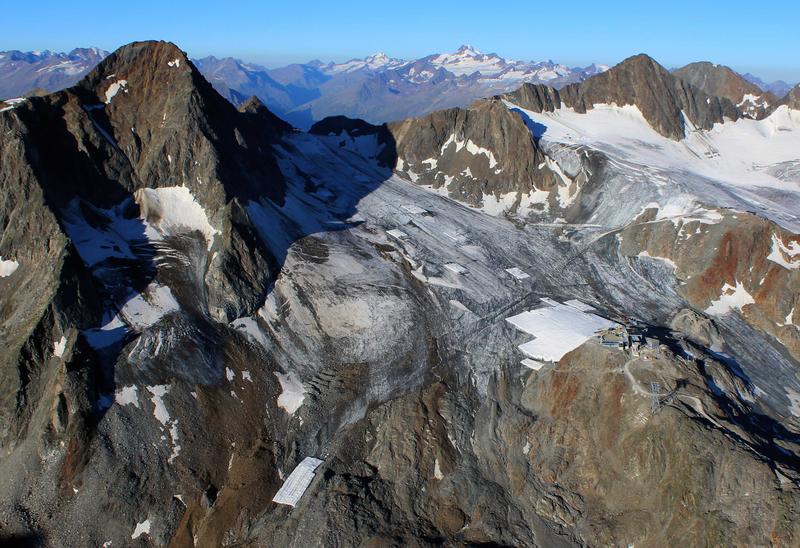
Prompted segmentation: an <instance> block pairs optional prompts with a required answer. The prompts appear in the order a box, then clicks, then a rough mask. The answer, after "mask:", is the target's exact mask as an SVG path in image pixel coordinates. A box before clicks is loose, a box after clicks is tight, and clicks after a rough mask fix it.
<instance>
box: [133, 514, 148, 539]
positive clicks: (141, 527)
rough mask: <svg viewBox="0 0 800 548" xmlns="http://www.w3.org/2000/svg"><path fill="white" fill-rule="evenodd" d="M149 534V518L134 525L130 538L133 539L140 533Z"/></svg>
mask: <svg viewBox="0 0 800 548" xmlns="http://www.w3.org/2000/svg"><path fill="white" fill-rule="evenodd" d="M149 534H150V520H149V519H146V520H144V521H142V522H139V523H137V524H136V527H135V528H134V529H133V533H132V534H131V538H132V539H133V540H136V539H137V538H139V537H140V536H142V535H149Z"/></svg>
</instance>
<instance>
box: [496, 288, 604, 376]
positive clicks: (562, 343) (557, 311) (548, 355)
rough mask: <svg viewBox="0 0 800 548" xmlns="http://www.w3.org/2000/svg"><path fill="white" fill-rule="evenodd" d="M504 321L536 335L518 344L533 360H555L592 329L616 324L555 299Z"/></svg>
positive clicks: (579, 342)
mask: <svg viewBox="0 0 800 548" xmlns="http://www.w3.org/2000/svg"><path fill="white" fill-rule="evenodd" d="M543 300H544V299H543ZM553 302H555V301H553ZM548 304H549V303H548ZM506 321H507V322H509V323H510V324H511V325H513V326H514V327H516V328H517V329H519V330H520V331H524V332H525V333H528V334H530V335H533V336H534V337H536V338H535V339H534V340H532V341H530V342H527V343H525V344H522V345H520V346H519V349H520V350H522V352H523V353H524V354H525V355H526V356H528V357H530V358H533V359H534V360H539V361H546V362H557V361H558V360H560V359H561V358H562V357H563V356H564V354H566V353H567V352H570V351H571V350H574V349H575V348H577V347H579V346H580V345H582V344H583V343H584V342H586V341H587V340H589V339H590V338H591V337H593V336H594V334H595V332H597V331H599V330H601V329H608V328H611V327H615V326H616V325H617V324H616V323H615V322H612V321H611V320H607V319H605V318H601V317H600V316H595V315H594V314H589V313H586V312H583V311H581V310H578V309H577V308H574V307H572V306H568V305H566V304H561V303H557V302H556V303H555V304H554V305H552V306H545V307H542V308H536V309H534V310H530V311H528V312H523V313H522V314H517V315H516V316H511V317H510V318H506Z"/></svg>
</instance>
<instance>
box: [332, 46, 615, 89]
mask: <svg viewBox="0 0 800 548" xmlns="http://www.w3.org/2000/svg"><path fill="white" fill-rule="evenodd" d="M404 67H407V68H404ZM608 68H609V67H608V66H606V65H596V64H593V65H590V66H589V67H586V68H571V67H568V66H566V65H562V64H559V63H554V62H553V61H516V60H512V59H505V58H503V57H501V56H499V55H497V54H496V53H482V52H480V51H479V50H477V49H476V48H474V47H472V46H470V45H463V46H461V47H460V48H458V50H456V51H455V52H453V53H438V54H432V55H429V56H427V57H423V58H421V59H415V60H405V59H397V58H393V57H389V56H388V55H386V54H385V53H382V52H379V53H375V54H373V55H369V56H367V57H365V58H363V59H351V60H349V61H346V62H344V63H329V64H327V65H323V66H322V67H320V69H321V70H322V71H323V72H325V73H326V74H329V75H336V74H342V73H350V72H357V71H364V70H369V71H377V72H381V71H387V70H397V69H403V71H400V72H404V71H405V72H406V74H404V75H403V76H405V78H407V79H408V81H410V82H413V83H424V82H427V81H429V80H430V79H431V78H433V77H434V75H435V74H436V72H437V71H438V70H439V69H444V70H446V71H448V72H449V73H451V74H452V75H453V76H455V77H457V78H467V77H471V76H473V75H475V74H477V75H478V76H479V78H480V79H481V80H493V81H502V82H503V83H504V84H507V85H508V86H513V85H515V84H517V83H522V82H550V81H552V80H556V79H559V78H568V77H577V79H581V78H585V77H588V76H591V75H594V74H598V73H600V72H604V71H605V70H608Z"/></svg>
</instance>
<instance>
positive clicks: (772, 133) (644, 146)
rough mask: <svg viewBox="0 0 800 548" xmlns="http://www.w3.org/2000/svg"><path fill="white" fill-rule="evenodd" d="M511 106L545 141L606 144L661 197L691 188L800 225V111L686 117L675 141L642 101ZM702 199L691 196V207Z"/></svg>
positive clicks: (717, 201)
mask: <svg viewBox="0 0 800 548" xmlns="http://www.w3.org/2000/svg"><path fill="white" fill-rule="evenodd" d="M506 106H507V107H508V108H509V109H510V110H512V111H514V112H516V113H518V114H519V115H520V116H521V117H522V118H523V120H524V121H525V122H526V123H527V125H528V127H529V128H531V131H532V132H533V133H534V136H535V137H536V138H537V139H539V140H540V142H541V143H542V146H544V147H545V148H547V147H552V146H557V147H560V148H563V147H564V146H567V147H570V148H573V149H579V148H580V147H588V148H591V149H594V150H598V151H600V152H602V153H604V154H605V155H606V156H607V157H608V158H609V160H610V162H611V164H610V165H611V166H612V167H614V166H617V168H619V170H620V171H623V172H626V173H628V174H629V176H634V175H635V176H641V178H643V179H644V180H646V181H647V182H648V186H649V187H650V188H653V189H655V190H654V192H656V193H657V195H658V196H659V197H658V200H659V201H661V200H662V198H663V199H671V198H673V197H675V196H676V195H677V194H680V193H684V194H687V195H691V197H692V200H690V201H694V202H695V203H705V204H708V205H712V206H722V207H733V208H736V209H744V210H748V211H759V212H760V213H761V214H764V215H767V216H769V217H770V218H772V219H773V220H775V221H776V222H778V223H779V224H781V225H782V226H785V227H787V228H789V229H790V230H795V231H796V230H798V229H800V217H798V215H797V211H798V209H797V208H798V206H800V186H799V185H798V182H800V181H797V180H794V177H796V176H795V175H794V174H795V173H796V171H797V167H798V166H800V111H796V110H791V109H789V108H788V107H786V106H781V107H779V108H778V109H776V110H775V111H774V112H773V113H772V114H771V115H770V116H768V117H767V118H764V119H762V120H751V119H745V118H743V119H739V120H736V121H735V122H734V121H727V122H725V123H718V124H715V125H714V127H713V128H712V129H710V130H707V131H706V130H701V129H697V128H695V127H693V126H692V124H691V123H690V122H689V121H688V119H686V118H685V122H686V126H687V131H686V136H685V137H684V138H683V139H681V140H680V141H674V140H672V139H669V138H667V137H664V136H662V135H661V134H659V133H658V132H656V131H655V130H654V129H653V128H652V127H651V126H650V125H649V124H648V122H647V121H646V120H645V118H644V116H643V115H642V113H641V111H640V110H639V109H638V108H637V107H636V106H634V105H624V106H618V105H615V104H611V105H607V104H598V105H594V108H592V109H590V110H588V111H587V112H586V113H584V114H581V113H578V112H575V110H573V109H572V108H567V107H563V106H562V107H561V108H559V109H557V110H555V111H554V112H542V113H537V112H532V111H529V110H526V109H523V108H521V107H519V106H518V105H515V104H513V103H511V102H508V101H506ZM654 197H655V196H654ZM649 201H652V198H650V199H647V200H646V201H645V202H644V203H642V204H641V205H642V206H644V205H645V204H646V203H647V202H649ZM630 205H633V204H630ZM662 205H663V204H662ZM694 207H695V206H692V205H691V204H689V205H687V208H686V211H690V210H692V209H693V208H694ZM709 220H712V221H713V219H709Z"/></svg>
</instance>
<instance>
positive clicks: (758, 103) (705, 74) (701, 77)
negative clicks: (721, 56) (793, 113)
mask: <svg viewBox="0 0 800 548" xmlns="http://www.w3.org/2000/svg"><path fill="white" fill-rule="evenodd" d="M672 74H674V75H675V76H677V77H678V78H680V79H681V80H683V81H685V82H687V83H689V84H691V85H693V86H694V87H696V88H698V89H700V90H703V91H704V92H706V93H707V94H709V95H712V96H714V97H724V98H725V99H728V100H729V101H730V102H731V103H733V104H735V105H736V106H737V107H739V109H740V110H741V112H742V115H743V116H746V117H748V118H753V119H756V120H760V119H762V118H765V117H766V116H769V114H770V113H771V112H772V111H773V110H774V109H775V104H776V103H777V102H778V98H777V97H775V95H773V94H772V93H769V92H763V91H761V89H760V88H759V87H758V86H757V85H755V84H753V83H751V82H748V81H747V80H745V79H744V77H742V76H741V75H739V74H737V73H736V72H734V71H733V70H731V69H730V68H728V67H725V66H722V65H716V64H713V63H708V62H700V63H691V64H689V65H686V66H685V67H682V68H680V69H678V70H676V71H674V72H673V73H672ZM746 96H750V97H746ZM747 99H751V100H747Z"/></svg>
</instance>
